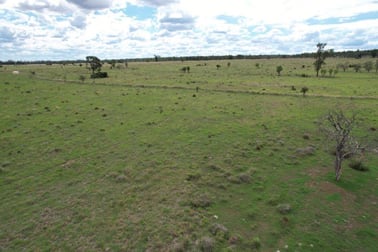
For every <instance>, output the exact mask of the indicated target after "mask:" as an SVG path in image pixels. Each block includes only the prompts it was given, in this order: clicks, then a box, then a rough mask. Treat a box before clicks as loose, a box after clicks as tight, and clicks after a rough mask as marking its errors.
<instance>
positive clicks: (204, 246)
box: [196, 236, 215, 252]
mask: <svg viewBox="0 0 378 252" xmlns="http://www.w3.org/2000/svg"><path fill="white" fill-rule="evenodd" d="M196 245H197V247H198V248H199V249H200V251H202V252H212V251H214V249H215V241H214V239H213V238H211V237H207V236H205V237H202V238H201V239H199V240H197V241H196Z"/></svg>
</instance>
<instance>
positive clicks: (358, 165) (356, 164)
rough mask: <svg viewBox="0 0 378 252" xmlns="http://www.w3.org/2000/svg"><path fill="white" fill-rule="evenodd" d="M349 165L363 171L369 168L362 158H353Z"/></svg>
mask: <svg viewBox="0 0 378 252" xmlns="http://www.w3.org/2000/svg"><path fill="white" fill-rule="evenodd" d="M349 167H350V168H352V169H354V170H356V171H362V172H365V171H368V170H369V167H367V166H366V165H365V164H364V163H362V161H361V160H352V161H351V162H350V163H349Z"/></svg>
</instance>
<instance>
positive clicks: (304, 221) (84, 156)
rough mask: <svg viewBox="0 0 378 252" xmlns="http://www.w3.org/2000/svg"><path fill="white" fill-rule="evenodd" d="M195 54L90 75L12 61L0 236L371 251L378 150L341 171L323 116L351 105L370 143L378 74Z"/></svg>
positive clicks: (11, 241)
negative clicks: (336, 171)
mask: <svg viewBox="0 0 378 252" xmlns="http://www.w3.org/2000/svg"><path fill="white" fill-rule="evenodd" d="M257 62H258V63H259V67H258V68H257V67H255V63H257ZM197 63H198V62H185V63H183V66H190V73H185V74H183V73H182V72H181V71H180V68H178V67H177V62H174V63H171V62H164V63H135V64H134V63H129V68H128V69H126V70H125V69H111V70H110V69H107V68H106V67H105V69H104V71H107V72H108V73H109V78H108V79H106V80H101V81H104V82H103V83H100V82H99V80H95V82H94V84H93V83H92V82H93V80H89V78H88V77H87V80H85V81H84V83H82V82H81V81H80V80H79V76H80V75H85V76H88V74H89V73H88V72H87V70H85V69H84V68H80V67H79V66H70V67H67V68H66V70H67V79H66V82H60V81H48V80H41V79H39V78H54V79H61V78H62V76H63V75H62V73H63V69H62V68H60V66H21V67H20V69H19V70H20V72H21V74H20V75H18V76H15V75H12V74H11V69H13V68H16V67H17V68H18V66H9V67H7V69H4V67H3V68H2V69H1V70H0V77H1V79H0V106H1V107H0V118H1V120H0V148H1V150H2V151H1V152H0V160H1V161H0V185H1V191H0V198H1V200H2V204H1V207H0V219H1V222H0V250H5V251H19V250H23V249H26V250H52V251H54V250H67V251H72V250H74V251H75V250H85V251H88V250H89V251H106V250H111V251H130V250H131V251H145V250H148V249H149V250H152V251H167V250H171V251H190V250H203V251H219V250H222V249H230V250H231V251H232V250H235V251H239V250H244V251H245V250H258V249H260V250H261V251H275V250H277V249H280V250H281V251H284V249H285V246H288V248H289V249H290V250H291V249H292V250H303V251H308V250H310V249H312V250H314V251H315V250H324V251H333V250H334V249H335V248H338V250H341V251H359V250H364V251H375V249H376V240H377V237H378V235H377V230H378V226H377V224H376V223H378V221H377V220H378V219H377V218H378V216H377V211H376V209H377V205H376V204H377V201H378V190H377V176H378V172H377V170H376V169H373V167H374V165H375V164H376V163H378V157H377V154H376V153H375V152H367V153H366V161H364V163H365V165H366V166H367V167H370V168H371V169H370V170H369V171H367V172H364V173H361V172H358V171H355V170H353V169H344V172H343V176H342V178H341V181H340V182H338V183H336V182H335V181H334V178H333V177H334V176H333V157H332V156H331V155H329V151H328V148H327V146H326V144H325V143H324V139H323V138H322V136H321V133H319V132H318V128H317V124H316V122H317V120H318V119H319V118H320V117H321V116H322V115H324V114H325V113H326V112H328V110H329V109H330V108H333V107H335V106H337V107H340V108H344V109H352V110H354V111H356V112H357V113H358V117H359V118H360V124H359V127H358V130H357V132H356V133H357V135H358V136H360V137H362V138H363V139H368V141H369V145H370V146H373V147H374V146H377V143H378V136H377V131H376V130H372V129H373V128H374V129H375V128H377V122H378V121H377V120H378V119H377V118H378V110H377V106H376V105H377V89H376V85H375V82H374V81H375V78H376V75H375V73H370V74H367V73H353V72H352V71H350V72H347V73H343V72H339V73H338V74H337V76H336V77H334V78H333V77H332V78H320V79H316V78H314V77H312V76H310V77H308V78H302V77H298V76H297V74H301V73H302V71H303V73H305V74H307V75H313V74H314V71H313V69H312V65H311V61H308V60H300V59H295V60H292V59H287V60H259V61H232V64H231V65H230V67H226V62H215V61H214V62H208V64H207V65H206V66H196V64H197ZM217 64H219V65H222V67H221V69H220V70H217V69H216V65H217ZM331 64H333V62H329V65H331ZM335 64H336V62H335ZM277 65H282V66H283V67H284V71H283V72H282V76H280V77H277V76H276V75H277V74H276V72H275V71H276V69H275V67H276V66H277ZM302 65H305V68H302ZM307 65H311V68H308V67H307ZM327 66H328V64H327ZM294 67H296V69H294ZM24 71H25V73H27V74H25V75H23V72H24ZM31 71H34V72H35V73H36V74H35V75H33V76H32V77H30V72H31ZM290 71H291V72H290ZM71 80H73V81H75V82H70V81H71ZM187 83H189V84H187ZM112 84H117V85H112ZM128 84H129V85H130V86H127V85H128ZM136 85H138V86H136ZM141 85H145V87H142V86H141ZM155 85H156V86H159V87H155V88H152V87H151V86H155ZM303 85H305V86H307V87H309V90H310V92H309V93H308V94H306V96H307V97H306V98H305V99H303V97H301V95H302V94H301V93H300V87H302V86H303ZM161 86H167V87H173V86H175V87H182V88H189V89H177V88H176V89H170V88H161ZM197 86H199V87H200V89H199V90H198V92H196V90H195V88H196V87H197ZM292 86H296V87H297V89H296V90H292ZM147 87H149V88H147ZM262 89H265V91H262ZM219 90H221V91H222V92H220V91H219ZM235 90H241V91H254V92H255V93H260V94H262V93H265V95H257V94H253V93H245V92H234V91H235ZM226 91H227V92H226ZM229 91H233V92H229ZM354 91H356V92H354ZM293 92H294V93H295V94H296V96H290V94H292V93H293ZM268 93H279V94H285V95H280V96H278V95H268ZM193 94H196V97H193ZM315 94H321V95H324V96H325V97H316V96H314V95H315ZM334 96H347V97H349V96H373V97H375V98H374V99H362V98H360V99H350V98H345V97H344V98H335V97H334ZM305 136H306V137H305ZM310 147H311V148H310ZM298 150H303V151H305V150H306V151H308V152H305V154H303V155H302V153H303V152H298ZM330 195H331V196H330ZM280 204H281V206H282V205H283V204H288V205H290V209H293V211H290V213H289V214H285V215H282V214H280V211H278V210H277V206H278V205H280ZM340 233H341V234H342V236H340ZM356 237H357V238H358V239H356Z"/></svg>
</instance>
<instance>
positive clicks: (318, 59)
mask: <svg viewBox="0 0 378 252" xmlns="http://www.w3.org/2000/svg"><path fill="white" fill-rule="evenodd" d="M326 45H327V44H326V43H318V44H317V45H316V47H317V48H318V50H317V51H316V54H315V55H316V56H315V62H314V66H315V71H316V77H318V76H319V71H320V69H321V68H322V66H323V65H324V64H325V58H326V53H325V51H324V47H325V46H326Z"/></svg>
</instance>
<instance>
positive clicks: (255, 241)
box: [251, 237, 261, 249]
mask: <svg viewBox="0 0 378 252" xmlns="http://www.w3.org/2000/svg"><path fill="white" fill-rule="evenodd" d="M251 246H252V247H253V248H255V249H259V248H260V247H261V241H260V238H259V237H255V238H253V240H252V242H251Z"/></svg>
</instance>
